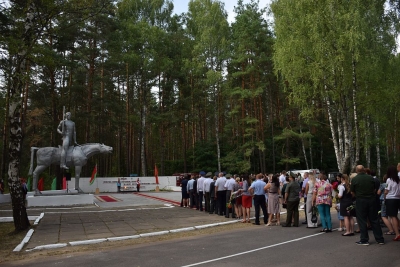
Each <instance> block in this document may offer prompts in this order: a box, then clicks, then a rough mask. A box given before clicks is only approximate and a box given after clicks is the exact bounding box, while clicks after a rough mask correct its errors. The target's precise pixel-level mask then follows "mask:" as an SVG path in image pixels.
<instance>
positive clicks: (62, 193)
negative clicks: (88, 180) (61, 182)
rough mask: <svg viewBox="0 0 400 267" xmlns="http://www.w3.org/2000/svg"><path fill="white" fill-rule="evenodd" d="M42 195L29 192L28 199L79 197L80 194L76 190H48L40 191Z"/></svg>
mask: <svg viewBox="0 0 400 267" xmlns="http://www.w3.org/2000/svg"><path fill="white" fill-rule="evenodd" d="M40 193H41V194H35V192H33V191H32V192H28V194H27V195H26V196H27V197H30V196H65V195H77V194H78V193H79V192H78V190H76V189H68V190H67V189H63V190H46V191H40Z"/></svg>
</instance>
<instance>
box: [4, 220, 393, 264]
mask: <svg viewBox="0 0 400 267" xmlns="http://www.w3.org/2000/svg"><path fill="white" fill-rule="evenodd" d="M318 231H319V229H317V230H315V229H307V228H306V227H304V226H302V227H299V228H294V227H292V228H282V227H280V226H272V227H265V226H264V225H261V226H252V227H246V228H243V229H238V230H235V231H217V233H214V234H210V235H201V236H194V237H185V238H181V239H174V240H169V241H159V242H155V243H149V244H141V245H129V246H126V247H122V248H109V249H102V250H101V251H96V252H84V253H79V254H76V253H75V254H69V253H67V254H64V255H58V256H55V257H47V258H39V259H36V260H35V259H34V260H30V261H29V262H27V261H20V262H14V263H11V262H9V263H6V264H4V266H30V267H35V266H63V267H64V266H65V267H76V266H96V267H104V266H120V267H124V266H129V267H132V266H151V267H164V266H229V267H235V266H246V267H250V266H266V265H270V266H296V267H298V266H302V265H309V264H312V265H314V266H328V267H329V266H335V267H337V266H374V267H376V266H385V267H392V266H393V267H395V266H396V267H398V266H400V257H399V249H400V242H395V241H392V240H390V238H386V244H385V245H378V244H376V243H375V241H374V239H373V235H372V232H370V242H371V245H370V246H359V245H356V244H355V242H356V241H358V238H359V236H358V235H356V236H354V237H342V236H341V233H340V232H333V233H320V232H318ZM385 237H388V236H385Z"/></svg>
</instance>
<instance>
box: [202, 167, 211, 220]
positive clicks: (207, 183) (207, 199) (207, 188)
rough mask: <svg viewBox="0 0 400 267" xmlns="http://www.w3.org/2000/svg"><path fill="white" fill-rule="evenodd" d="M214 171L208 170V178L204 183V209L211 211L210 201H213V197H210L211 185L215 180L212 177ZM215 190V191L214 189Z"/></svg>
mask: <svg viewBox="0 0 400 267" xmlns="http://www.w3.org/2000/svg"><path fill="white" fill-rule="evenodd" d="M211 175H212V173H211V172H208V173H207V174H206V178H205V180H204V184H203V192H204V201H205V207H204V210H205V211H206V212H210V202H211V198H210V185H211V183H212V181H213V179H212V178H211ZM213 192H214V191H213Z"/></svg>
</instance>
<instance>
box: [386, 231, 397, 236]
mask: <svg viewBox="0 0 400 267" xmlns="http://www.w3.org/2000/svg"><path fill="white" fill-rule="evenodd" d="M385 235H396V233H395V232H390V231H389V232H386V233H385Z"/></svg>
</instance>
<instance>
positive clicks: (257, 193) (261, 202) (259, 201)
mask: <svg viewBox="0 0 400 267" xmlns="http://www.w3.org/2000/svg"><path fill="white" fill-rule="evenodd" d="M266 185H267V184H266V183H265V182H264V181H263V175H262V174H261V173H259V174H257V175H256V180H255V181H254V182H253V183H252V184H251V186H250V187H249V191H250V193H251V194H252V195H253V196H254V210H255V216H256V221H255V222H254V223H253V224H255V225H260V208H261V209H262V211H263V215H264V224H267V223H268V213H267V205H266V201H265V190H264V187H265V186H266Z"/></svg>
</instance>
